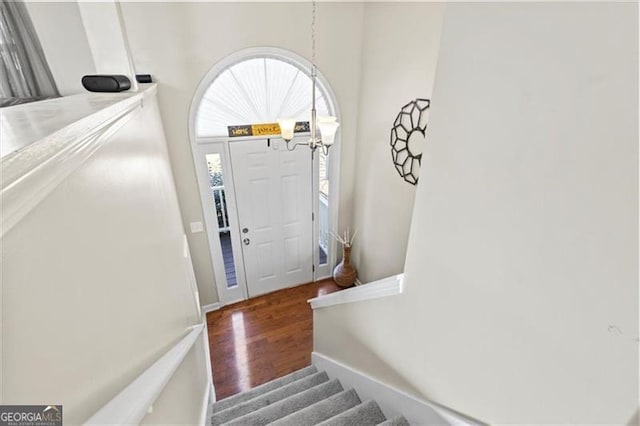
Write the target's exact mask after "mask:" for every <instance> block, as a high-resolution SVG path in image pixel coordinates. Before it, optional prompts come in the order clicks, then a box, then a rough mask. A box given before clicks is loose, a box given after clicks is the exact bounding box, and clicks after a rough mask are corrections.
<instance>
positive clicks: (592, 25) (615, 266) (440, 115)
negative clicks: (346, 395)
mask: <svg viewBox="0 0 640 426" xmlns="http://www.w3.org/2000/svg"><path fill="white" fill-rule="evenodd" d="M443 28H444V29H443V34H442V38H441V46H440V55H439V58H438V70H437V74H436V79H435V85H434V93H433V106H434V108H433V110H432V113H431V120H430V122H431V133H430V136H429V143H428V144H427V146H426V150H425V155H424V157H423V165H422V177H421V182H420V184H419V186H418V189H417V195H416V200H415V210H414V213H413V219H412V224H411V233H410V239H409V245H408V250H407V262H406V268H405V291H404V293H403V294H402V295H399V296H394V297H391V298H388V299H376V300H371V301H365V302H361V303H357V304H353V305H339V306H333V307H328V308H322V309H317V310H315V311H314V319H315V323H314V338H315V342H314V350H315V351H316V352H319V353H322V354H325V355H327V356H330V357H332V358H334V359H336V360H338V361H340V362H343V363H345V364H347V365H352V366H358V368H359V369H360V370H362V371H364V372H366V373H369V374H371V375H373V376H374V377H377V378H379V379H380V380H382V381H384V382H387V383H391V384H394V385H396V386H397V387H400V388H402V389H405V390H407V391H408V392H409V393H413V394H415V395H417V396H419V397H423V398H427V399H430V400H433V401H436V402H438V403H440V404H443V405H445V406H448V407H451V408H453V409H454V410H457V411H459V412H462V413H465V414H468V415H470V416H472V417H474V418H477V419H479V420H481V421H485V422H487V423H490V424H595V423H600V424H626V423H627V422H630V421H631V419H632V417H633V416H634V412H636V410H637V407H638V5H637V3H604V2H603V3H494V4H487V3H478V4H468V3H467V4H465V3H457V4H451V5H448V6H447V11H446V13H445V20H444V27H443Z"/></svg>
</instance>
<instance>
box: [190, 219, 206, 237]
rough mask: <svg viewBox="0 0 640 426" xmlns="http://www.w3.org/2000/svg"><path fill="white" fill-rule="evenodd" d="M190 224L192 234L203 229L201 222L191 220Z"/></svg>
mask: <svg viewBox="0 0 640 426" xmlns="http://www.w3.org/2000/svg"><path fill="white" fill-rule="evenodd" d="M190 225H191V233H192V234H197V233H198V232H202V231H204V226H203V225H202V222H191V224H190Z"/></svg>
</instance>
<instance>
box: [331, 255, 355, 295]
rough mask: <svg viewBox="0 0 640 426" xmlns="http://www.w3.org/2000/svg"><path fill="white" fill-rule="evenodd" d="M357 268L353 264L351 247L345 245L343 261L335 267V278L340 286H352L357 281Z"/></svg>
mask: <svg viewBox="0 0 640 426" xmlns="http://www.w3.org/2000/svg"><path fill="white" fill-rule="evenodd" d="M357 276H358V275H357V272H356V268H354V267H353V265H352V264H351V247H344V255H343V256H342V262H340V263H338V265H337V266H336V267H335V268H334V269H333V280H334V281H335V282H336V284H338V286H339V287H342V288H347V287H351V286H352V285H353V284H355V282H356V277H357Z"/></svg>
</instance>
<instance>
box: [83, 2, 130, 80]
mask: <svg viewBox="0 0 640 426" xmlns="http://www.w3.org/2000/svg"><path fill="white" fill-rule="evenodd" d="M78 6H79V8H80V15H81V16H82V23H83V25H84V29H85V32H86V35H87V40H88V42H89V47H90V48H91V54H92V56H93V62H94V64H95V67H96V73H97V74H121V75H125V76H127V77H128V78H129V80H130V81H131V90H134V91H135V90H137V87H138V83H137V81H136V76H135V74H136V72H135V68H134V65H133V63H132V60H131V58H130V55H129V48H128V46H127V43H128V40H127V37H126V31H125V29H124V28H123V24H122V20H121V14H120V8H121V4H120V2H119V0H104V1H99V2H80V3H78Z"/></svg>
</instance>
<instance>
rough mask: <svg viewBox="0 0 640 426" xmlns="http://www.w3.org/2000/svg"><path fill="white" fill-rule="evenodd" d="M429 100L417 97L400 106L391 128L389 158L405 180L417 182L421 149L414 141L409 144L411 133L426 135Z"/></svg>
mask: <svg viewBox="0 0 640 426" xmlns="http://www.w3.org/2000/svg"><path fill="white" fill-rule="evenodd" d="M430 104H431V101H430V100H429V99H422V98H417V99H416V100H413V101H411V102H409V103H408V104H406V105H405V106H403V107H402V109H401V110H400V113H398V116H397V117H396V120H395V121H394V122H393V127H392V128H391V158H393V165H394V166H395V168H396V170H397V171H398V173H399V174H400V177H402V178H403V179H404V180H405V181H407V182H409V183H410V184H412V185H417V184H418V178H419V177H420V163H421V161H422V150H420V152H417V151H418V149H419V147H416V146H415V145H416V144H415V143H412V144H410V143H409V141H410V140H411V135H413V134H414V133H415V132H418V133H419V134H420V135H422V137H423V138H424V137H426V132H427V109H429V106H430Z"/></svg>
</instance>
